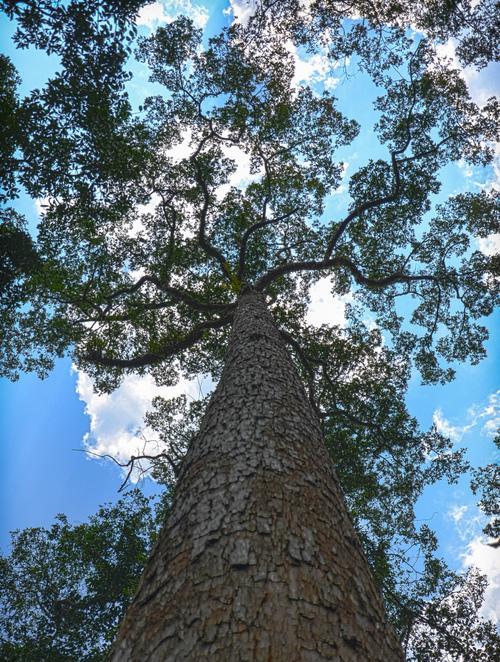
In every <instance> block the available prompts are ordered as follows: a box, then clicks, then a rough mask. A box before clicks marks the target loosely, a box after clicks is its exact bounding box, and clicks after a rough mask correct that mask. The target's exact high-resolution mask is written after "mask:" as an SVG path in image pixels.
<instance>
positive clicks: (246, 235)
mask: <svg viewBox="0 0 500 662" xmlns="http://www.w3.org/2000/svg"><path fill="white" fill-rule="evenodd" d="M296 211H297V207H295V208H294V209H292V211H290V212H288V213H287V214H282V215H281V216H278V217H277V218H266V205H264V212H263V219H262V220H261V221H258V222H257V223H254V224H253V225H251V226H250V227H249V228H247V230H246V231H245V233H244V235H243V237H242V239H241V247H240V256H239V260H238V278H239V279H240V280H241V279H242V278H243V274H244V273H245V266H246V265H245V259H246V250H247V244H248V240H249V238H250V236H251V235H252V234H253V233H254V232H257V230H261V229H262V228H265V227H266V226H268V225H273V224H274V223H280V222H281V221H285V220H286V219H287V218H290V216H292V215H293V214H294V213H295V212H296Z"/></svg>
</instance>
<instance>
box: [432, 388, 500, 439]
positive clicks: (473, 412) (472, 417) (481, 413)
mask: <svg viewBox="0 0 500 662" xmlns="http://www.w3.org/2000/svg"><path fill="white" fill-rule="evenodd" d="M466 418H467V422H466V423H465V424H464V425H453V424H452V423H451V422H450V421H449V420H448V419H447V418H446V417H445V416H444V415H443V412H442V411H441V409H436V411H435V412H434V414H433V415H432V420H433V423H434V425H435V426H436V429H437V431H438V432H439V433H441V434H443V435H445V436H446V437H449V438H450V439H451V440H452V441H454V442H459V441H461V439H462V437H463V435H464V434H465V433H466V432H468V431H469V430H471V429H472V428H474V427H476V426H477V425H481V426H482V427H481V433H482V434H484V435H486V436H488V437H492V436H494V435H495V433H496V431H497V429H498V428H499V427H500V391H496V392H495V393H491V394H490V395H489V396H488V400H487V403H486V404H482V405H472V406H471V407H469V409H468V410H467V414H466Z"/></svg>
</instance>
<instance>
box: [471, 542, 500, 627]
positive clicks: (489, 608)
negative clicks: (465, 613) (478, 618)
mask: <svg viewBox="0 0 500 662" xmlns="http://www.w3.org/2000/svg"><path fill="white" fill-rule="evenodd" d="M462 557H463V566H464V567H468V566H475V567H476V568H478V569H479V571H480V572H481V573H482V574H484V575H486V576H487V578H488V587H487V588H486V591H485V594H484V603H483V606H482V608H481V612H480V613H481V615H482V616H483V617H484V618H487V619H490V620H492V621H494V622H495V623H499V622H500V554H499V552H498V549H494V548H493V547H490V546H489V545H486V544H485V543H484V541H483V538H482V537H481V536H477V537H476V538H474V539H473V540H471V541H470V543H469V544H468V545H467V551H466V552H465V554H463V555H462Z"/></svg>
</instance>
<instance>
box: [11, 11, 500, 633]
mask: <svg viewBox="0 0 500 662" xmlns="http://www.w3.org/2000/svg"><path fill="white" fill-rule="evenodd" d="M318 6H319V5H318ZM6 7H7V10H8V11H9V12H10V13H11V14H15V15H16V16H17V18H18V21H19V26H20V29H19V32H18V35H17V41H18V43H19V45H21V46H22V45H26V44H28V43H35V44H36V45H38V46H39V47H43V48H45V49H46V50H47V51H48V52H54V53H57V54H58V55H59V56H60V58H61V72H60V73H59V74H57V75H56V76H55V77H54V78H53V79H52V80H50V81H49V82H48V84H47V85H46V87H45V88H44V89H43V90H37V91H35V92H34V93H32V94H31V95H30V96H29V97H28V98H26V99H24V100H22V101H21V102H19V103H17V101H16V102H15V103H14V102H12V103H10V106H9V107H10V108H11V110H10V111H9V112H11V113H14V112H15V113H16V117H17V118H18V123H17V125H16V126H19V127H20V130H19V131H18V130H17V129H16V131H17V134H16V137H15V140H16V141H17V142H16V144H17V145H18V146H19V149H20V150H21V152H22V158H21V159H18V160H17V162H16V163H17V167H18V173H17V177H18V181H19V182H20V183H21V184H22V185H24V186H25V187H26V189H27V190H28V192H29V193H30V194H31V195H33V196H47V197H48V206H47V210H46V212H45V214H44V218H43V220H42V223H41V225H40V228H39V235H38V241H37V244H36V255H37V256H38V257H37V260H36V262H37V268H36V269H35V270H32V269H30V270H21V271H20V273H19V274H18V277H17V281H16V282H18V283H19V285H18V287H17V289H16V290H8V291H7V295H6V297H7V299H6V302H7V305H6V307H5V311H6V312H5V313H4V314H3V333H4V334H5V337H7V336H8V337H9V340H10V342H9V345H8V347H7V346H5V347H4V348H3V351H4V354H3V357H2V358H3V368H4V372H5V374H9V375H10V376H13V375H15V373H16V370H17V369H19V367H23V368H36V369H38V370H39V372H40V373H41V374H44V373H45V372H46V371H47V370H48V369H49V368H50V366H51V361H52V360H53V357H54V356H59V355H62V354H63V353H64V352H66V351H68V350H69V351H71V352H74V358H75V360H76V361H77V363H78V365H79V366H80V367H82V368H84V369H85V370H86V371H87V372H89V373H90V374H92V376H93V377H94V379H95V383H96V386H97V387H98V388H100V389H102V390H109V389H111V388H113V387H114V386H116V385H117V383H118V382H119V379H120V377H121V376H122V375H123V374H124V373H126V372H129V371H138V372H144V371H145V370H149V371H151V372H152V373H153V374H154V375H155V377H156V378H157V380H158V381H159V383H163V384H165V383H167V384H171V383H174V382H175V381H176V379H177V377H178V375H179V374H180V373H182V374H184V375H185V376H192V375H194V374H197V373H199V372H211V374H212V375H213V376H214V377H215V378H217V377H218V376H219V375H220V372H221V368H222V364H223V357H224V354H225V351H224V350H225V346H226V341H227V336H228V329H229V327H230V325H231V323H232V320H233V315H234V311H235V308H236V305H237V302H238V299H239V295H240V293H241V292H242V291H244V290H245V288H247V287H248V286H251V287H253V289H254V290H256V291H258V292H262V293H264V294H265V295H266V297H267V300H268V301H269V303H270V307H271V309H272V312H273V317H274V320H275V322H276V324H277V325H278V328H279V329H280V332H281V334H282V337H283V338H284V339H285V340H286V342H287V343H288V344H289V347H290V350H291V353H292V356H293V359H294V361H295V363H296V367H297V370H298V371H299V373H300V374H301V376H302V378H303V381H304V382H305V383H306V384H307V386H308V390H309V396H310V400H311V403H312V405H313V406H314V408H315V410H316V411H317V413H319V414H320V416H321V418H322V419H323V426H324V431H325V434H326V438H327V440H329V446H330V448H331V452H332V455H333V458H334V461H335V463H336V465H337V467H338V470H339V474H340V479H341V482H342V484H343V485H344V487H345V489H346V492H347V495H348V500H349V501H350V505H351V507H352V513H353V517H354V521H355V523H356V524H357V526H358V530H359V531H360V533H361V536H362V538H363V540H364V542H365V548H366V550H367V552H368V556H369V559H370V561H371V562H372V568H373V570H374V574H375V577H376V578H377V579H378V580H379V582H380V584H381V586H384V587H385V588H384V590H385V595H386V597H387V598H388V599H389V600H390V597H389V596H391V595H394V594H396V596H399V597H397V599H393V604H394V609H395V610H396V612H397V614H399V616H397V615H396V616H395V621H396V623H397V619H398V618H399V617H400V616H401V614H402V613H404V608H407V607H406V605H407V603H408V602H409V599H408V600H407V599H405V600H403V605H404V608H403V611H401V609H400V607H398V606H397V604H398V600H399V601H401V591H403V592H404V589H405V587H406V588H407V587H408V586H410V584H409V582H408V579H407V576H405V574H404V573H403V572H402V570H401V566H400V565H399V564H400V562H401V558H402V557H401V549H403V548H404V546H405V545H406V543H407V542H408V541H411V542H412V543H418V544H419V545H421V546H422V548H423V550H425V555H424V557H425V566H424V579H422V580H419V582H417V584H416V585H415V586H414V587H413V588H412V590H414V591H416V593H415V595H418V596H419V597H422V596H424V595H429V593H432V591H433V590H435V587H436V585H437V582H438V579H439V578H440V577H444V574H445V573H444V570H443V569H442V568H441V566H440V565H439V563H438V562H436V561H435V560H434V559H433V556H432V553H433V548H434V547H435V541H434V539H433V536H432V534H431V533H430V532H429V531H428V530H427V529H426V528H425V527H422V528H421V529H420V530H417V529H416V527H415V525H414V521H413V520H414V516H413V504H414V503H415V500H416V498H417V497H418V495H419V494H420V493H421V491H422V489H423V487H424V486H425V485H426V484H429V482H432V481H433V480H437V479H439V478H441V477H443V476H446V477H448V478H449V479H450V480H454V479H456V476H457V475H458V474H459V472H460V471H461V470H462V469H463V463H462V462H461V457H460V454H456V453H455V454H451V455H448V454H446V453H445V451H447V450H448V447H449V446H448V442H447V441H446V440H444V439H443V438H442V437H440V436H439V435H437V434H436V432H435V431H431V432H430V433H428V434H422V433H420V432H419V431H418V429H417V427H416V424H415V422H414V421H413V420H412V419H411V418H410V417H409V416H408V413H407V411H406V409H405V407H404V404H403V393H404V390H405V388H406V385H407V380H408V376H409V370H410V359H411V358H414V361H415V364H416V365H417V366H418V367H419V369H420V370H421V372H422V375H423V378H424V380H425V381H428V382H432V381H439V380H446V379H449V378H450V377H451V376H452V370H451V369H450V367H449V364H448V362H450V361H453V360H464V359H469V360H472V361H473V362H475V361H477V360H479V359H480V358H481V356H482V355H483V342H484V340H485V338H486V330H485V329H484V327H482V326H481V324H479V323H477V322H476V320H478V319H480V318H481V317H482V316H483V315H486V314H489V313H490V312H491V310H492V306H493V303H494V300H495V296H496V287H497V283H496V281H495V280H494V278H493V273H494V269H495V263H494V261H493V260H492V259H490V258H487V257H486V256H484V255H483V254H481V253H480V252H478V251H472V249H471V248H470V246H471V237H472V236H476V237H477V236H479V237H484V236H488V235H489V234H490V233H491V232H492V231H494V229H495V228H496V227H497V224H498V208H497V201H496V200H495V198H494V196H493V195H491V194H486V193H480V194H477V195H473V194H467V195H459V196H456V197H455V198H452V199H450V200H449V201H448V203H446V204H444V205H442V206H441V207H439V208H437V209H433V204H432V199H433V195H434V194H435V193H436V192H437V191H438V189H439V186H440V183H439V170H440V168H441V167H443V166H444V165H445V164H446V163H448V162H450V161H452V160H457V159H459V158H463V159H465V160H466V161H468V162H470V163H473V164H486V163H488V161H489V160H490V158H491V149H490V148H489V147H488V141H490V140H492V139H493V138H494V137H495V132H496V113H497V108H496V104H495V102H494V101H493V100H492V101H491V102H490V103H488V104H487V105H486V106H485V107H484V108H482V109H478V108H477V107H476V106H475V105H474V104H473V103H472V102H471V100H470V98H469V96H468V93H467V89H466V87H465V85H464V83H463V81H462V80H461V78H460V77H459V75H458V73H457V72H456V71H453V70H451V69H449V68H447V67H446V66H445V65H443V64H442V63H441V62H440V61H438V59H437V58H436V55H435V51H434V48H433V45H432V44H431V43H430V42H428V41H425V40H421V41H420V42H418V43H412V42H411V41H409V40H407V39H406V38H405V35H404V34H403V32H402V31H401V30H400V29H398V28H397V27H396V28H389V27H387V28H384V30H383V34H382V37H383V38H381V30H380V25H381V21H382V22H383V21H385V20H389V19H388V18H383V20H382V19H381V20H380V21H378V25H377V22H376V20H375V18H374V17H373V16H372V15H371V14H367V19H366V21H361V22H359V23H353V29H352V30H351V31H350V32H349V38H348V39H346V38H344V33H343V31H340V32H339V33H338V35H337V38H336V39H333V41H332V47H331V56H332V58H337V59H340V58H342V57H347V56H349V55H351V54H353V53H355V54H356V55H357V56H358V57H359V63H360V67H361V69H362V71H365V72H367V73H369V74H370V75H371V76H372V78H373V80H374V81H375V82H376V83H377V84H378V85H379V86H380V87H381V88H383V90H384V94H383V95H382V96H381V97H380V98H379V100H378V101H377V109H378V110H379V111H380V114H381V119H380V121H379V123H378V127H377V131H378V135H379V137H380V140H381V142H382V143H383V144H386V145H387V152H388V153H387V159H386V160H385V161H383V160H373V161H370V162H369V163H368V164H367V165H366V166H364V167H363V168H361V169H360V170H359V171H358V172H357V173H355V174H354V175H353V176H352V177H351V180H350V184H349V192H350V196H351V204H350V207H349V209H347V210H346V213H345V215H344V217H343V218H339V219H327V220H325V219H323V218H322V213H323V209H324V202H325V199H326V196H327V195H328V193H329V192H330V191H331V190H334V189H335V188H336V187H337V186H338V184H339V183H340V178H341V173H342V163H341V162H339V161H336V160H335V150H336V149H337V148H338V147H340V146H342V145H345V144H348V143H349V142H350V141H351V140H352V139H353V138H354V137H355V135H356V133H357V130H358V127H357V124H356V121H355V119H348V118H346V117H344V116H343V115H342V114H341V113H340V112H339V111H338V110H337V109H336V107H335V99H334V98H333V96H332V95H331V94H329V93H326V92H325V93H324V94H323V95H322V96H317V95H315V94H314V93H313V92H312V90H310V89H309V88H307V87H302V88H299V89H296V88H295V87H294V86H293V85H292V75H293V62H292V59H291V55H290V52H289V51H287V49H286V48H284V47H283V46H282V45H280V39H279V37H280V35H279V34H276V32H275V33H272V32H269V31H265V28H266V26H265V24H262V23H260V24H259V23H258V22H254V23H253V24H252V25H251V26H250V32H249V33H247V32H245V31H244V30H243V29H242V28H238V27H233V28H232V29H231V30H229V31H226V32H225V33H223V34H222V35H220V36H218V37H215V38H213V39H212V40H210V42H209V44H208V46H207V48H206V49H205V50H202V51H200V35H199V34H198V33H197V31H196V30H194V28H193V26H192V24H191V23H190V22H189V21H187V20H184V19H180V20H179V21H177V22H175V23H173V24H171V25H170V26H168V27H166V28H162V29H159V30H158V31H157V32H156V34H154V35H153V36H152V37H151V38H150V39H147V40H143V41H142V42H141V43H140V45H139V50H138V57H139V58H140V59H141V60H142V61H143V62H145V63H147V64H148V65H149V67H150V70H151V76H152V80H153V81H155V82H157V83H159V84H161V85H163V86H164V87H165V94H164V96H163V97H162V96H157V97H153V98H150V99H148V100H147V101H146V102H145V104H144V108H142V109H141V110H140V113H139V114H138V115H135V114H133V113H132V110H131V107H130V104H129V102H128V99H127V95H126V91H125V82H126V74H125V73H124V69H123V67H124V63H125V61H126V57H127V52H128V51H127V44H128V43H130V41H131V40H132V39H133V37H134V33H133V31H131V30H130V29H129V26H128V24H127V21H128V20H129V19H130V18H131V17H133V15H134V12H135V11H136V9H137V7H138V5H137V4H130V6H128V5H123V7H122V5H121V4H120V6H115V4H114V3H105V2H104V3H99V2H96V3H93V4H90V5H89V4H88V3H87V4H86V5H85V6H83V5H82V4H80V3H78V2H73V3H70V4H69V5H68V6H67V7H64V8H63V7H59V6H55V5H53V3H42V4H41V5H38V6H37V7H34V6H33V5H31V4H29V3H7V5H6ZM273 7H274V6H273ZM277 7H278V5H277ZM313 7H316V5H313ZM270 9H272V7H270ZM285 9H286V6H285ZM285 9H283V10H282V11H283V12H284V11H285ZM280 11H281V10H280ZM349 11H350V9H349V8H340V9H339V10H338V13H337V14H335V13H334V14H328V16H333V17H334V18H335V20H336V21H337V19H338V21H340V18H345V17H346V16H348V15H349ZM401 11H403V10H401ZM403 14H404V12H403ZM293 15H295V14H293V13H292V14H289V15H288V16H293ZM297 15H299V14H297ZM426 15H427V16H428V15H429V14H426ZM260 16H261V17H262V14H261V15H260ZM283 16H285V15H284V14H283ZM325 16H326V14H323V15H321V13H319V14H318V21H319V23H318V25H322V23H321V21H323V23H324V21H325V20H326V19H325ZM449 16H450V17H451V16H455V14H454V13H453V12H450V14H449ZM278 18H279V16H278ZM285 18H286V16H285ZM280 20H281V22H279V23H276V20H275V26H276V25H278V26H283V29H284V30H285V29H286V30H288V32H287V34H290V35H292V36H293V37H294V38H295V39H298V40H302V41H303V42H304V43H306V42H307V43H311V40H312V39H311V37H314V34H315V33H314V29H313V28H314V25H312V26H310V27H309V24H308V28H307V30H308V31H306V30H305V28H304V26H303V25H302V27H301V26H300V24H297V23H293V24H292V25H291V26H289V25H288V24H287V22H286V20H284V19H280ZM377 20H378V19H377ZM398 20H399V21H400V22H401V21H402V20H403V18H402V17H399V18H398ZM422 20H423V19H422ZM454 20H455V19H454ZM338 21H337V22H334V23H333V27H334V28H337V27H339V26H340V23H339V22H338ZM396 23H397V21H396ZM449 25H451V27H450V28H449V30H450V31H451V32H450V34H455V33H457V30H458V27H456V28H453V24H452V23H450V24H449ZM455 25H458V23H455ZM256 26H257V28H256ZM377 28H378V29H377ZM443 29H444V28H443ZM447 29H448V28H447ZM458 31H459V30H458ZM336 34H337V33H336ZM443 34H445V32H443ZM469 60H470V61H473V57H472V55H471V56H470V58H469ZM396 66H397V68H398V69H397V70H396V69H395V67H396ZM9 71H10V70H9ZM401 72H403V73H401ZM14 78H15V77H14V76H13V74H12V73H9V75H8V76H7V79H8V80H9V81H11V82H9V86H8V89H9V90H10V91H9V99H15V94H14V92H13V85H14V82H15V80H14ZM12 125H13V124H12ZM186 136H187V138H186ZM183 139H184V141H185V143H182V144H183V145H184V151H183V154H182V158H180V159H178V158H174V157H173V155H172V150H173V148H175V147H176V146H178V145H179V144H181V141H182V140H183ZM234 146H237V147H238V148H239V149H240V150H241V151H242V152H244V153H245V154H247V155H248V156H249V157H250V162H251V172H250V175H251V177H252V180H253V181H251V183H250V184H249V185H248V186H247V187H246V188H245V189H244V190H243V191H242V190H239V189H236V188H232V187H230V186H229V185H228V181H229V178H230V175H231V173H232V172H233V171H234V168H235V164H234V161H233V160H232V159H231V158H230V157H229V156H228V151H227V149H228V147H234ZM11 152H12V150H11ZM12 186H13V184H12ZM148 203H149V204H151V203H152V206H153V207H154V211H152V212H144V211H142V210H143V209H144V205H145V204H148ZM141 206H142V207H141ZM431 210H432V212H433V217H432V218H430V217H429V212H430V211H431ZM9 213H11V212H9ZM326 274H334V275H335V279H334V281H333V285H332V288H333V292H334V293H335V294H344V293H346V292H347V291H348V290H352V291H353V292H354V297H355V300H356V301H357V305H354V306H351V308H350V310H349V321H350V326H349V327H348V328H347V329H345V330H342V329H339V328H335V327H332V328H326V327H323V328H321V329H319V330H314V329H311V328H308V327H307V325H306V323H305V317H304V315H305V311H306V306H307V303H308V289H309V286H310V285H311V284H312V283H313V282H314V281H315V280H317V279H318V278H320V277H322V276H324V275H326ZM20 287H21V289H19V288H20ZM402 297H406V298H408V299H410V300H411V301H416V302H417V305H416V306H415V307H413V309H412V310H411V311H410V315H408V314H407V315H406V317H405V318H406V320H408V319H409V320H410V324H408V323H403V315H402V312H405V313H408V308H406V309H405V310H403V308H402V307H401V306H399V305H398V302H399V301H401V299H402ZM27 301H29V304H27ZM16 306H17V310H16ZM363 306H366V307H368V309H369V310H371V311H372V312H373V313H374V314H375V316H376V320H377V325H378V329H379V330H378V331H375V332H369V331H368V330H367V328H366V324H365V323H364V321H363V320H364V317H365V313H364V312H363V311H364V310H366V308H363ZM14 311H16V314H14ZM381 332H382V333H383V334H384V343H383V344H382V336H381ZM433 454H434V455H435V457H436V461H435V462H433V463H432V464H431V466H430V467H429V466H426V465H425V459H426V458H427V457H429V455H431V456H432V455H433ZM354 467H355V468H356V471H353V468H354ZM403 559H404V561H403V563H405V564H406V563H407V564H410V563H411V559H409V558H408V557H407V556H404V557H403ZM420 571H421V568H420V567H419V568H416V569H415V572H416V573H418V572H420ZM417 602H418V601H417ZM418 604H420V603H418ZM398 609H399V611H397V610H398ZM417 611H418V610H417ZM396 612H394V613H396ZM412 613H413V612H412ZM398 627H399V629H400V632H403V631H406V630H405V628H406V629H407V623H406V624H403V625H401V626H398Z"/></svg>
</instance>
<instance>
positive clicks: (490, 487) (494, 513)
mask: <svg viewBox="0 0 500 662" xmlns="http://www.w3.org/2000/svg"><path fill="white" fill-rule="evenodd" d="M494 441H495V444H496V446H497V448H500V434H499V433H497V436H496V437H495V440H494ZM471 488H472V491H473V492H474V494H477V493H478V492H479V493H480V494H481V499H480V500H479V504H478V505H479V507H480V508H481V510H482V511H483V513H484V514H485V515H487V516H488V517H489V518H490V519H489V521H488V523H487V524H486V526H485V527H484V533H485V534H486V535H487V536H490V537H491V538H495V539H496V541H495V542H494V543H492V544H493V546H495V547H499V546H500V468H499V466H498V462H493V463H492V464H488V465H486V466H485V467H480V468H479V469H475V470H474V471H473V472H472V482H471Z"/></svg>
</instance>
